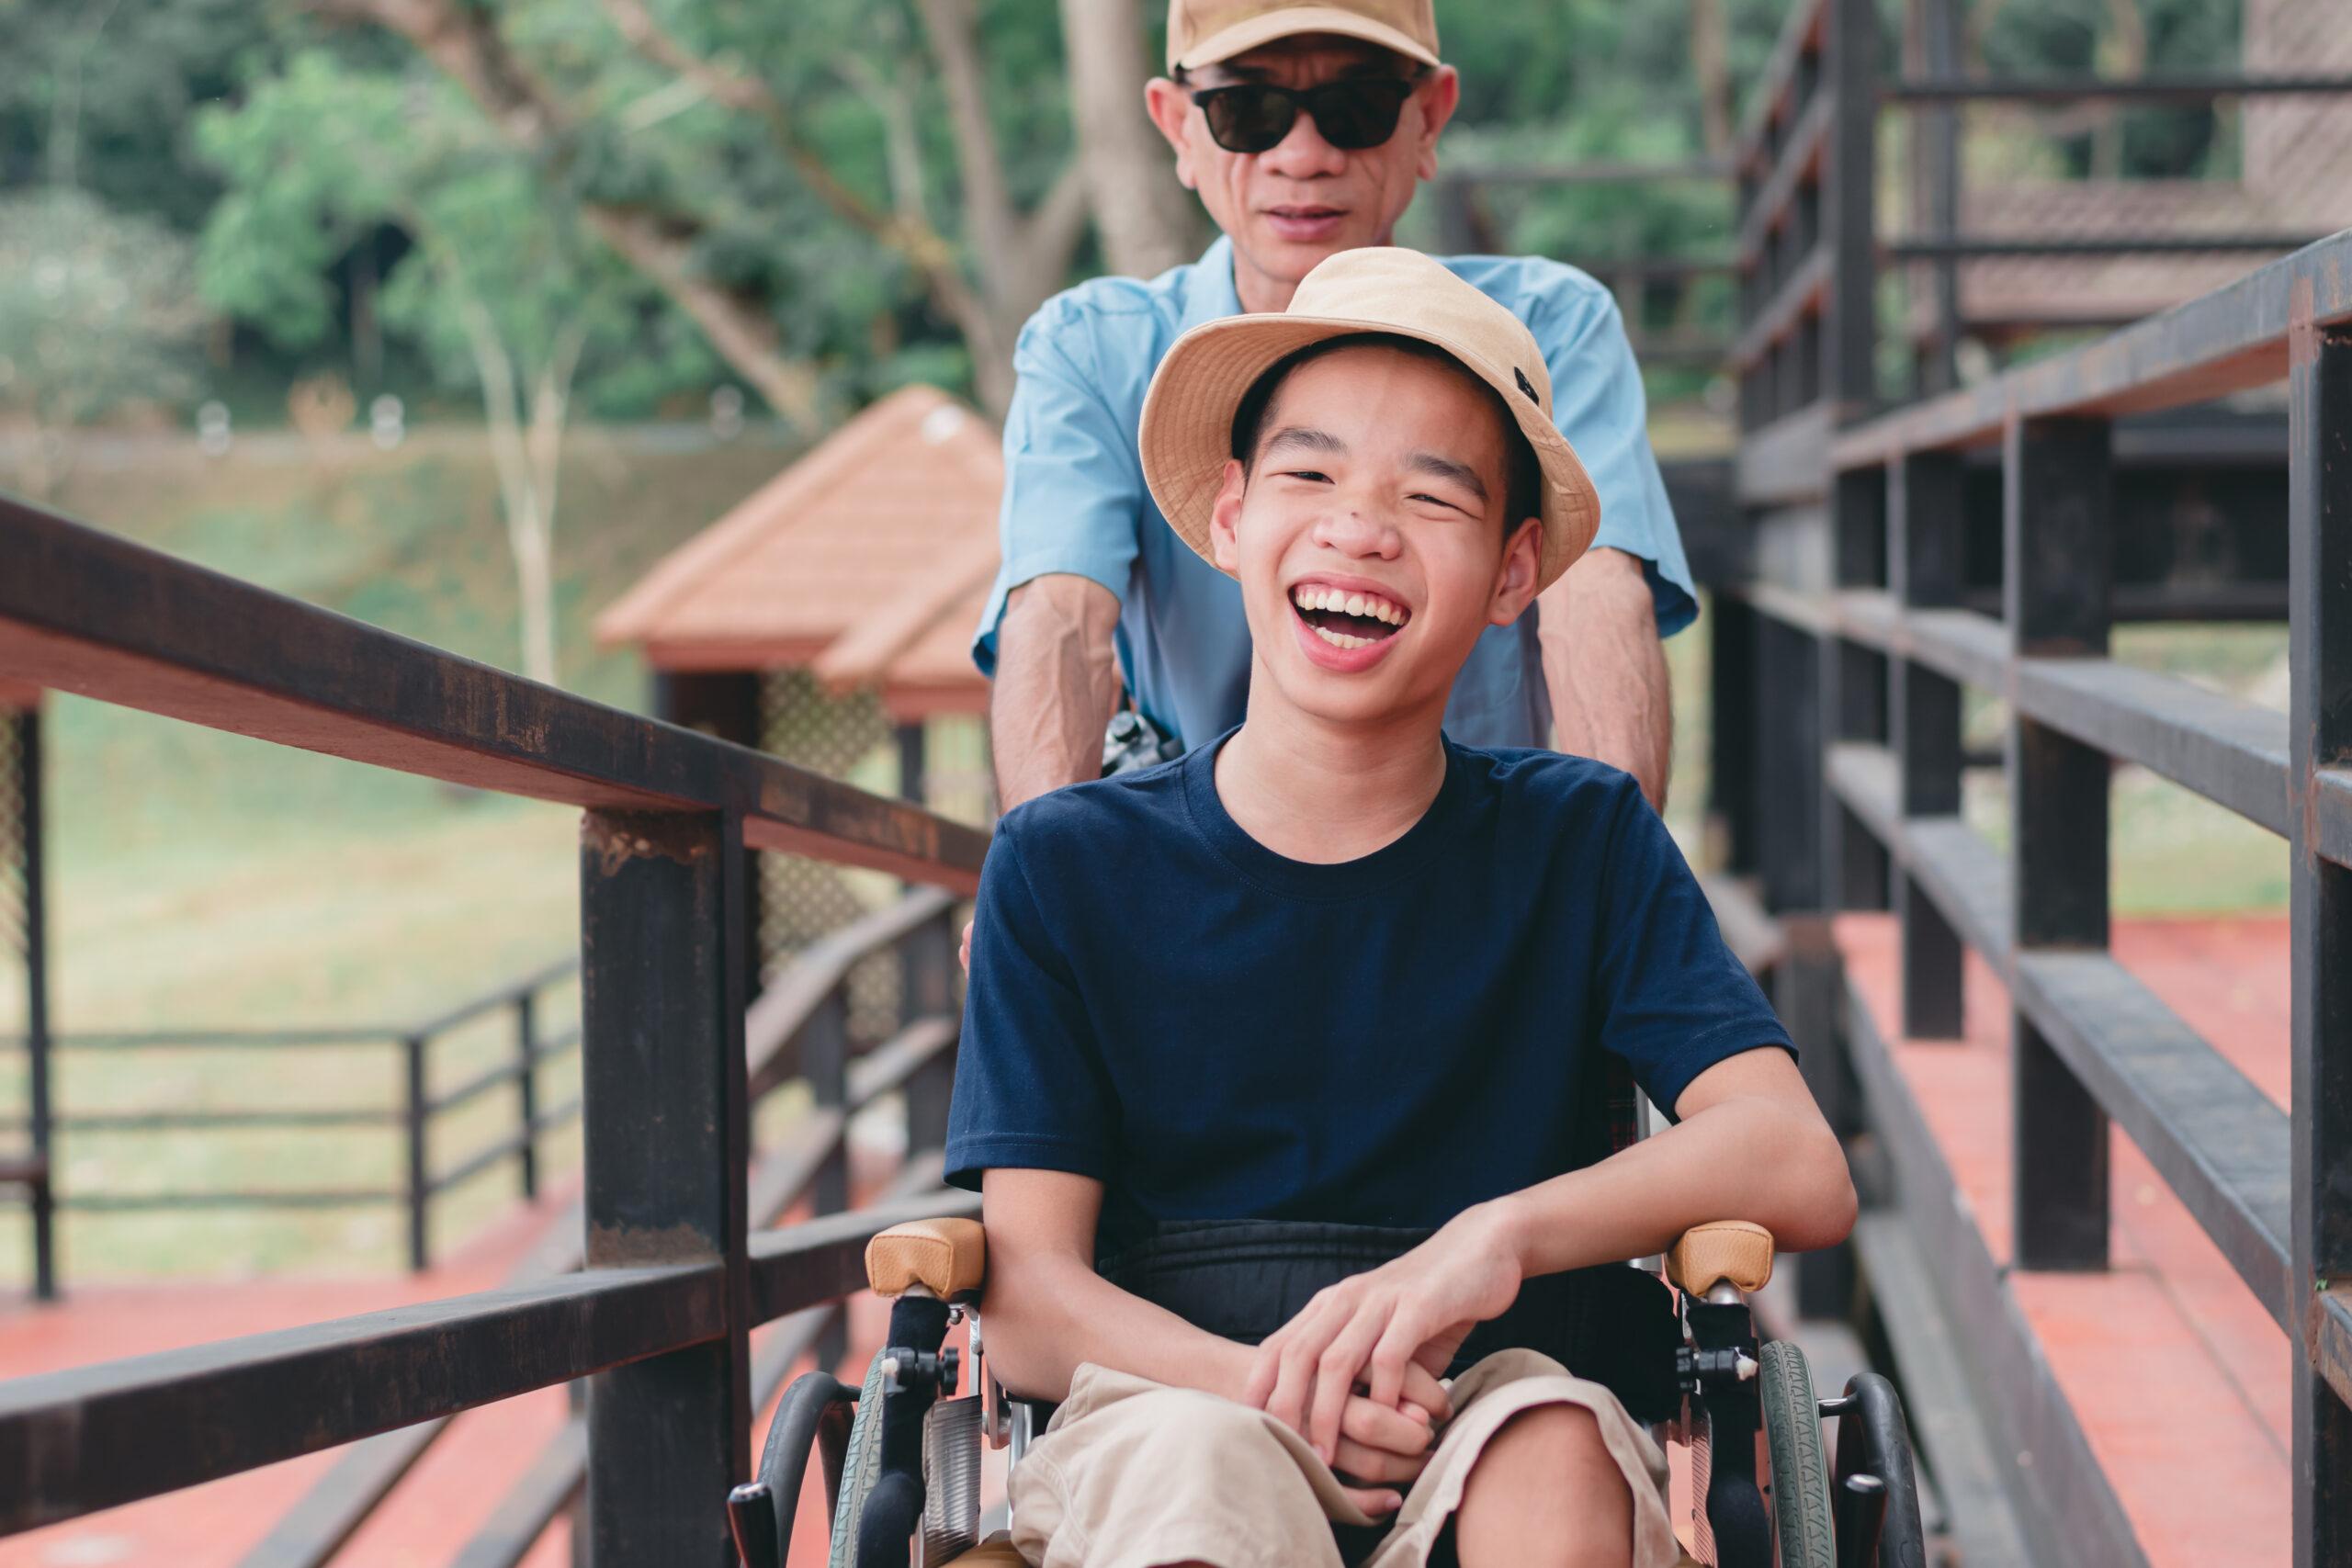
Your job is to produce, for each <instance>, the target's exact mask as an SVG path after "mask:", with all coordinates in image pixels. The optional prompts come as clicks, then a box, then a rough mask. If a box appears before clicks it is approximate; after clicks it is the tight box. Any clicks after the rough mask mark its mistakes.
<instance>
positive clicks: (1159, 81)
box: [1143, 76, 1458, 190]
mask: <svg viewBox="0 0 2352 1568" xmlns="http://www.w3.org/2000/svg"><path fill="white" fill-rule="evenodd" d="M1457 91H1458V89H1457ZM1143 107H1144V112H1145V113H1146V114H1148V115H1149V116H1151V123H1152V124H1153V125H1155V126H1157V127H1159V134H1160V135H1161V136H1162V137H1164V138H1165V139H1166V140H1167V142H1168V145H1169V146H1170V147H1171V148H1173V149H1174V150H1175V152H1176V180H1177V183H1178V184H1180V185H1182V186H1183V187H1184V188H1185V189H1186V190H1196V189H1198V188H1199V187H1198V186H1196V185H1195V184H1194V182H1193V157H1192V153H1193V147H1192V137H1191V135H1190V129H1191V121H1192V118H1193V99H1192V95H1190V94H1189V93H1187V92H1185V91H1184V89H1183V88H1182V87H1180V86H1178V85H1176V84H1175V83H1173V82H1171V81H1170V80H1169V79H1168V78H1167V77H1165V76H1154V77H1153V78H1152V79H1151V80H1150V81H1148V82H1146V83H1145V84H1144V85H1143Z"/></svg>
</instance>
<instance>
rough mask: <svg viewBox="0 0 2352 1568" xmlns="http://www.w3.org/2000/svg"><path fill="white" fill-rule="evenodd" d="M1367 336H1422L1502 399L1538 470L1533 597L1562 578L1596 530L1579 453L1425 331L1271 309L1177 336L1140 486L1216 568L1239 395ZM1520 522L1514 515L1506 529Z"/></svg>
mask: <svg viewBox="0 0 2352 1568" xmlns="http://www.w3.org/2000/svg"><path fill="white" fill-rule="evenodd" d="M1362 333H1387V334H1393V335H1395V336H1398V337H1410V338H1419V339H1420V340H1421V341H1422V342H1424V343H1427V344H1432V345H1434V346H1436V347H1438V348H1442V349H1443V350H1445V352H1446V353H1447V354H1449V355H1453V358H1454V359H1455V360H1456V361H1457V362H1459V363H1460V364H1461V365H1462V366H1464V367H1465V368H1466V369H1468V370H1469V371H1470V373H1471V374H1472V375H1474V376H1476V377H1477V378H1479V379H1480V380H1482V381H1484V382H1486V383H1487V385H1488V386H1490V387H1492V388H1493V389H1495V391H1496V393H1497V394H1498V396H1499V397H1500V398H1501V399H1502V400H1503V406H1504V407H1505V408H1507V409H1509V410H1510V412H1511V417H1512V418H1513V419H1514V420H1516V421H1517V422H1518V423H1519V430H1520V434H1521V435H1524V436H1525V437H1526V438H1527V444H1528V445H1529V446H1532V447H1533V448H1534V451H1535V461H1536V465H1537V467H1538V468H1539V469H1540V470H1541V471H1542V484H1541V489H1542V491H1543V495H1542V500H1543V511H1542V512H1541V513H1539V515H1540V517H1541V519H1542V522H1543V527H1544V543H1543V550H1542V553H1541V555H1540V557H1539V559H1538V564H1537V567H1536V585H1535V586H1536V592H1539V593H1540V592H1543V591H1544V589H1546V588H1549V587H1550V586H1551V585H1552V584H1553V583H1554V582H1556V581H1559V577H1560V574H1561V573H1562V572H1565V571H1566V570H1568V568H1569V567H1570V566H1572V565H1574V564H1575V563H1576V560H1577V557H1579V556H1581V555H1583V554H1584V552H1585V551H1586V549H1587V548H1589V547H1590V546H1591V544H1592V536H1593V535H1594V534H1595V533H1596V532H1598V531H1599V529H1600V492H1599V491H1595V490H1594V489H1593V484H1592V479H1591V477H1590V476H1589V475H1588V474H1587V473H1586V472H1585V468H1584V463H1583V461H1582V460H1581V459H1580V458H1578V457H1577V454H1576V448H1575V447H1574V446H1570V445H1569V444H1568V438H1567V437H1566V436H1565V435H1562V434H1560V432H1559V429H1558V427H1557V426H1555V425H1554V424H1553V423H1552V421H1551V418H1550V416H1548V415H1547V414H1545V413H1544V410H1543V409H1542V407H1541V406H1539V405H1538V404H1537V403H1536V401H1535V400H1534V399H1532V398H1531V397H1529V396H1528V395H1527V394H1526V393H1525V392H1523V391H1521V389H1519V386H1518V384H1517V381H1516V380H1515V378H1512V377H1511V376H1510V373H1509V371H1508V369H1507V368H1503V367H1494V366H1490V365H1487V364H1485V363H1482V362H1481V360H1480V358H1479V356H1478V355H1473V354H1466V353H1464V352H1463V350H1462V349H1461V348H1460V347H1458V346H1457V345H1455V344H1451V343H1448V342H1446V341H1445V340H1444V339H1442V338H1440V337H1437V336H1434V335H1432V334H1431V333H1423V332H1416V331H1414V330H1413V329H1411V328H1410V327H1405V326H1400V325H1397V323H1394V322H1390V321H1354V320H1346V319H1342V318H1339V317H1332V316H1292V315H1275V314H1272V313H1265V314H1259V315H1248V316H1227V317H1226V318H1225V319H1223V320H1222V321H1208V322H1204V323H1203V324H1202V325H1200V326H1197V327H1194V328H1193V330H1192V331H1190V332H1188V333H1185V334H1184V335H1183V336H1182V337H1180V338H1178V339H1177V340H1176V342H1175V344H1174V345H1173V346H1171V347H1170V349H1169V351H1168V354H1167V356H1166V357H1165V358H1164V359H1162V360H1161V361H1160V363H1159V372H1158V374H1156V375H1155V376H1154V377H1153V378H1152V382H1151V390H1150V392H1149V393H1148V395H1147V396H1146V397H1145V399H1144V405H1143V419H1142V422H1141V427H1140V429H1139V431H1138V433H1137V441H1136V445H1137V447H1138V449H1139V452H1140V455H1141V457H1142V459H1143V474H1144V483H1145V484H1146V485H1147V486H1148V487H1149V489H1150V491H1151V499H1152V500H1153V501H1154V502H1157V503H1158V504H1159V510H1160V513H1162V514H1163V515H1164V516H1166V517H1167V519H1168V522H1169V525H1170V527H1172V528H1174V529H1175V530H1176V532H1177V535H1178V536H1180V537H1182V539H1183V541H1184V542H1185V543H1186V544H1188V545H1190V546H1192V547H1193V549H1194V550H1195V551H1196V552H1197V553H1198V554H1199V555H1200V557H1201V558H1202V559H1204V560H1205V561H1207V562H1208V563H1209V564H1210V565H1212V566H1215V565H1216V555H1215V553H1214V551H1213V550H1212V548H1211V546H1210V543H1209V513H1210V512H1211V511H1212V510H1213V508H1214V507H1215V505H1216V496H1217V491H1219V490H1220V489H1221V488H1222V487H1223V485H1224V483H1225V465H1226V464H1227V462H1229V461H1231V459H1232V457H1233V415H1234V412H1235V411H1236V410H1237V409H1238V408H1239V407H1240V405H1241V400H1242V398H1243V397H1244V396H1245V395H1247V394H1248V392H1249V390H1250V388H1251V387H1252V386H1254V385H1256V384H1257V380H1258V378H1259V377H1261V376H1263V375H1264V374H1265V373H1266V372H1267V371H1268V370H1271V369H1272V368H1273V367H1274V366H1275V364H1276V363H1277V362H1279V361H1280V360H1282V359H1283V357H1284V356H1285V355H1290V354H1294V353H1295V352H1297V351H1298V350H1300V349H1302V348H1306V347H1307V346H1308V345H1310V344H1317V343H1321V342H1324V341H1325V340H1327V339H1329V338H1335V337H1352V336H1356V335H1359V334H1362ZM1521 521H1522V520H1521V519H1519V518H1513V519H1511V525H1512V526H1514V527H1516V526H1517V525H1519V523H1520V522H1521ZM1220 570H1222V569H1220Z"/></svg>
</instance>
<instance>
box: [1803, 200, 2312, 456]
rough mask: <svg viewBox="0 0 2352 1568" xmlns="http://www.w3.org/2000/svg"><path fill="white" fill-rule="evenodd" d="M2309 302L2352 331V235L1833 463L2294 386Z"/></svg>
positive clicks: (1900, 416) (1913, 414)
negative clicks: (2050, 419)
mask: <svg viewBox="0 0 2352 1568" xmlns="http://www.w3.org/2000/svg"><path fill="white" fill-rule="evenodd" d="M2299 292H2302V293H2307V294H2308V297H2309V299H2310V302H2311V314H2312V319H2313V320H2314V321H2317V322H2318V324H2320V325H2321V326H2332V325H2336V324H2339V323H2341V322H2344V321H2352V230H2346V231H2344V232H2343V233H2339V234H2335V235H2332V236H2330V237H2329V238H2327V239H2325V240H2322V241H2321V242H2319V243H2317V244H2314V245H2311V246H2307V247H2306V248H2304V249H2303V250H2301V251H2299V252H2297V253H2296V254H2293V255H2291V256H2288V257H2285V258H2283V259H2282V260H2279V261H2276V262H2273V263H2271V264H2270V265H2268V266H2266V267H2263V268H2261V269H2260V270H2258V271H2256V272H2253V273H2249V274H2248V275H2247V276H2245V277H2243V278H2241V279H2239V280H2238V281H2237V282H2235V283H2233V284H2230V285H2228V286H2227V287H2225V288H2219V289H2216V290H2214V291H2213V292H2212V293H2211V294H2207V295H2204V296H2202V297H2200V298H2199V299H2192V300H2190V301H2188V303H2187V304H2184V305H2179V306H2176V307H2175V308H2174V309H2172V310H2167V311H2165V313H2164V314H2162V315H2160V316H2152V317H2150V318H2148V319H2147V320H2146V321H2142V322H2141V323H2140V324H2139V325H2137V326H2133V327H2129V328H2126V329H2125V330H2124V331H2122V332H2120V333H2116V334H2115V335H2113V336H2112V337H2109V338H2105V339H2103V340H2101V341H2099V342H2098V343H2095V344H2089V345H2087V346H2086V347H2084V348H2079V349H2075V350H2074V351H2072V352H2070V353H2066V354H2062V355H2053V356H2052V357H2051V358H2049V359H2045V360H2040V361H2037V362H2036V363H2034V364H2032V365H2029V366H2024V367H2020V368H2018V369H2016V370H2012V371H2009V372H2008V373H2007V374H2006V375H2002V376H1998V377H1996V378H1993V379H1991V380H1989V381H1986V382H1984V383H1983V384H1981V385H1979V386H1975V387H1971V388H1968V389H1964V390H1962V391H1958V392H1953V393H1950V394H1948V395H1946V396H1944V397H1940V398H1937V399H1934V400H1931V401H1928V402H1925V403H1919V404H1916V405H1914V406H1913V407H1911V408H1908V409H1905V410H1904V411H1903V412H1899V413H1894V414H1889V415H1887V416H1886V417H1884V418H1883V419H1877V420H1873V421H1871V422H1870V423H1867V424H1862V425H1860V426H1857V427H1856V428H1854V429H1853V430H1851V431H1849V432H1847V433H1846V434H1843V435H1841V436H1840V437H1838V440H1837V442H1836V443H1835V444H1834V445H1833V446H1832V447H1831V457H1832V460H1833V461H1834V462H1835V463H1836V464H1837V466H1838V468H1841V469H1844V468H1869V467H1871V466H1873V465H1876V464H1881V463H1884V462H1887V461H1888V460H1890V459H1891V458H1894V457H1900V456H1902V455H1903V454H1905V453H1906V452H1917V451H1927V450H1930V449H1935V448H1943V447H1955V446H1981V445H1983V444H1985V443H1987V442H1991V441H1994V440H1996V439H1997V438H1998V437H1999V435H2000V434H2001V431H2002V429H2003V427H2004V426H2005V425H2006V424H2007V422H2008V421H2010V420H2012V419H2019V420H2023V419H2037V418H2041V417H2044V416H2047V415H2054V414H2073V413H2092V414H2101V413H2103V414H2118V413H2133V412H2147V411H2152V410H2155V409H2166V408H2179V407H2183V406H2185V405H2188V404H2190V403H2199V402H2206V401H2209V400H2212V399H2214V398H2218V397H2221V396H2223V395H2224V394H2226V393H2230V392H2237V391H2244V390H2245V389H2248V388H2251V387H2259V386H2267V385H2270V384H2272V383H2275V382H2278V381H2282V380H2284V379H2285V378H2286V374H2287V325H2288V318H2289V314H2290V302H2291V300H2292V298H2293V297H2294V296H2295V295H2297V294H2298V293H2299Z"/></svg>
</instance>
